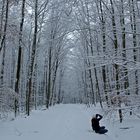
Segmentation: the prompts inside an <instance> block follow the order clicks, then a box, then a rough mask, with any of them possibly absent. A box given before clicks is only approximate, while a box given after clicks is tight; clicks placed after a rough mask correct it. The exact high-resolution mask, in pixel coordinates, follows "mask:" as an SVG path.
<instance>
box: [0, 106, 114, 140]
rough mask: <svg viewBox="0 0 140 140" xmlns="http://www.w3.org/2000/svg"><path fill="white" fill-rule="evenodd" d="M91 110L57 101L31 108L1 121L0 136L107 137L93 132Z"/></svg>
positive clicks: (43, 139)
mask: <svg viewBox="0 0 140 140" xmlns="http://www.w3.org/2000/svg"><path fill="white" fill-rule="evenodd" d="M95 111H96V110H95ZM93 113H95V112H92V111H91V110H88V109H87V107H86V106H85V105H56V106H54V107H51V108H49V109H48V110H42V111H41V110H39V111H33V112H32V114H31V116H29V117H28V118H20V117H19V118H17V119H16V120H14V121H11V122H7V123H4V125H5V127H4V129H1V128H0V130H2V131H3V132H2V133H1V132H0V139H1V138H2V139H4V140H9V138H10V139H11V140H25V139H26V140H93V139H102V140H109V139H110V138H109V136H107V135H99V134H96V133H94V132H92V129H91V122H90V120H91V117H92V115H93ZM1 127H2V126H1ZM111 140H114V139H113V138H111Z"/></svg>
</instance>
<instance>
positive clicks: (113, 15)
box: [110, 0, 122, 122]
mask: <svg viewBox="0 0 140 140" xmlns="http://www.w3.org/2000/svg"><path fill="white" fill-rule="evenodd" d="M110 3H111V11H112V27H113V36H114V47H115V53H116V56H117V51H118V39H117V30H116V22H115V10H114V4H113V1H112V0H110ZM114 67H115V72H116V78H115V80H116V91H117V95H119V94H120V92H119V89H120V86H119V66H118V65H117V64H114ZM118 105H119V107H121V102H120V100H119V101H118ZM119 117H120V122H122V110H121V109H119Z"/></svg>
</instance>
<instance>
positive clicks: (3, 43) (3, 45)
mask: <svg viewBox="0 0 140 140" xmlns="http://www.w3.org/2000/svg"><path fill="white" fill-rule="evenodd" d="M8 14H9V0H7V1H6V13H5V24H4V33H3V36H2V40H1V47H0V51H1V49H2V48H3V56H2V66H1V72H0V85H3V84H4V83H3V81H4V66H5V51H6V48H5V47H6V46H5V45H6V35H7V24H8Z"/></svg>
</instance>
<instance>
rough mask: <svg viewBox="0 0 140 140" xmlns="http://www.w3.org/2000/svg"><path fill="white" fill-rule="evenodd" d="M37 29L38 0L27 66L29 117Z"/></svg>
mask: <svg viewBox="0 0 140 140" xmlns="http://www.w3.org/2000/svg"><path fill="white" fill-rule="evenodd" d="M37 29H38V0H35V21H34V36H33V44H32V52H31V59H30V66H29V79H28V83H27V85H28V86H27V88H28V94H27V95H26V113H27V115H28V116H29V115H30V106H31V95H32V85H33V83H32V80H33V79H32V78H33V71H34V61H35V53H36V47H37Z"/></svg>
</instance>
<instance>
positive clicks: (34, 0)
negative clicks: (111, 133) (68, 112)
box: [0, 0, 140, 122]
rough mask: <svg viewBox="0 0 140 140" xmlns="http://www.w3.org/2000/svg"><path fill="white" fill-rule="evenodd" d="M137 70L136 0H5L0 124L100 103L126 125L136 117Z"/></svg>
mask: <svg viewBox="0 0 140 140" xmlns="http://www.w3.org/2000/svg"><path fill="white" fill-rule="evenodd" d="M139 69H140V1H139V0H0V117H1V118H3V117H7V116H8V113H9V112H13V113H14V114H15V116H17V115H18V114H20V113H25V114H27V115H30V111H31V110H32V109H38V108H40V107H42V106H44V105H45V106H46V108H49V107H50V106H52V105H54V104H58V103H84V104H87V105H95V106H96V104H97V103H100V106H101V108H104V107H107V113H112V111H114V110H115V111H118V114H119V117H120V122H122V120H123V115H124V114H123V112H125V111H129V112H130V115H131V114H132V113H138V111H139V107H140V95H139V94H140V71H139ZM124 110H125V111H124Z"/></svg>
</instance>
